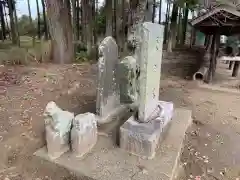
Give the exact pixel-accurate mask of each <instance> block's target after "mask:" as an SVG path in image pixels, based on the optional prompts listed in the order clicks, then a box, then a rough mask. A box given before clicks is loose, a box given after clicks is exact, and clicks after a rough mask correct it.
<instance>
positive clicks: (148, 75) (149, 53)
mask: <svg viewBox="0 0 240 180" xmlns="http://www.w3.org/2000/svg"><path fill="white" fill-rule="evenodd" d="M163 30H164V27H163V26H162V25H159V24H153V23H150V22H145V23H143V24H140V25H138V28H137V32H136V33H135V34H136V37H135V39H136V42H137V43H136V49H135V55H134V58H135V59H136V69H137V75H136V86H137V87H136V92H137V94H138V95H137V113H136V115H133V116H131V117H130V118H129V119H128V120H127V121H126V122H125V123H124V124H123V125H122V126H121V128H120V147H121V148H122V149H124V150H126V151H128V152H130V153H132V154H135V155H138V156H141V157H143V158H148V159H151V158H153V157H154V156H155V153H156V150H157V148H158V146H159V141H160V139H161V135H162V133H163V132H165V129H166V128H167V127H168V126H167V124H169V123H168V122H169V121H170V119H171V114H172V111H173V105H172V103H170V104H169V103H167V104H166V103H163V102H161V101H159V87H160V75H161V60H162V44H163ZM165 107H167V108H168V109H170V112H167V113H168V114H170V115H169V116H170V118H165V117H164V116H163V114H164V113H163V111H164V108H165Z"/></svg>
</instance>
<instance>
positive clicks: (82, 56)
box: [75, 51, 89, 63]
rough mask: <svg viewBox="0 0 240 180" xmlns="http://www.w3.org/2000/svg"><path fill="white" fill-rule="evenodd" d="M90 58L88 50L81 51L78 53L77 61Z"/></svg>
mask: <svg viewBox="0 0 240 180" xmlns="http://www.w3.org/2000/svg"><path fill="white" fill-rule="evenodd" d="M88 60H89V57H88V54H87V52H86V51H80V52H77V53H76V59H75V61H76V63H82V62H86V61H88Z"/></svg>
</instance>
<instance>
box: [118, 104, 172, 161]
mask: <svg viewBox="0 0 240 180" xmlns="http://www.w3.org/2000/svg"><path fill="white" fill-rule="evenodd" d="M158 104H159V105H160V106H161V107H162V108H163V109H162V111H161V112H160V113H159V117H157V118H155V119H153V120H151V121H150V122H147V123H139V122H138V121H136V119H135V118H134V116H131V117H130V118H129V119H128V120H127V121H126V122H125V123H124V124H123V125H122V126H121V128H120V147H121V148H122V149H123V150H125V151H127V152H129V153H131V154H134V155H137V156H140V157H142V158H147V159H152V158H154V156H155V154H156V150H157V149H158V146H159V142H160V141H161V140H162V139H164V136H165V134H166V133H167V129H168V128H169V125H170V122H171V119H172V115H173V104H172V103H171V102H164V101H160V102H159V103H158Z"/></svg>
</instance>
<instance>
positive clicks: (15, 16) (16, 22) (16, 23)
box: [13, 4, 20, 46]
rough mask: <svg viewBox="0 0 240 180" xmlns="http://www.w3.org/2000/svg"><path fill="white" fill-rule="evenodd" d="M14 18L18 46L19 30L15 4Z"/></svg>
mask: <svg viewBox="0 0 240 180" xmlns="http://www.w3.org/2000/svg"><path fill="white" fill-rule="evenodd" d="M13 13H14V19H15V23H14V25H15V29H16V34H17V45H18V46H20V36H19V31H18V17H17V10H16V4H14V11H13Z"/></svg>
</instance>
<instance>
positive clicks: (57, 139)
mask: <svg viewBox="0 0 240 180" xmlns="http://www.w3.org/2000/svg"><path fill="white" fill-rule="evenodd" d="M44 117H45V133H46V142H47V151H48V155H49V157H50V158H51V159H56V158H58V157H60V156H61V155H62V154H63V153H65V152H67V151H69V149H70V146H69V140H70V139H69V137H70V130H71V125H72V120H73V118H74V114H73V113H70V112H68V111H63V110H62V109H60V108H59V107H58V106H57V105H56V104H55V102H49V103H48V104H47V106H46V109H45V112H44Z"/></svg>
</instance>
